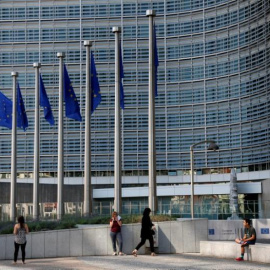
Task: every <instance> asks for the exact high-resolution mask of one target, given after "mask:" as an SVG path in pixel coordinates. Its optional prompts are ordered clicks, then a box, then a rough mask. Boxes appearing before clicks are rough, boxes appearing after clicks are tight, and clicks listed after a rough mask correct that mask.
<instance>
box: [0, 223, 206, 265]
mask: <svg viewBox="0 0 270 270" xmlns="http://www.w3.org/2000/svg"><path fill="white" fill-rule="evenodd" d="M155 224H157V225H158V232H157V233H158V237H157V238H158V251H159V253H186V252H200V241H206V240H207V219H193V220H191V219H186V220H185V219H183V220H178V221H172V222H159V223H155ZM140 231H141V224H129V225H123V227H122V237H123V252H124V253H127V254H131V252H132V250H133V249H134V248H135V246H136V245H137V244H138V243H139V241H140ZM109 232H110V229H109V226H107V225H104V226H96V227H90V228H78V229H70V230H58V231H45V232H34V233H29V234H28V235H27V245H26V257H27V258H28V259H30V258H48V257H68V256H87V255H111V254H112V253H113V250H112V244H111V239H110V234H109ZM0 247H1V248H0V259H1V260H8V259H10V260H11V259H13V253H14V236H13V235H1V236H0ZM19 253H20V254H21V252H19ZM139 253H140V254H145V248H141V249H140V250H139Z"/></svg>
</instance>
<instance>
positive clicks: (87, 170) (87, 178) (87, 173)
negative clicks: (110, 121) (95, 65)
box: [83, 40, 92, 216]
mask: <svg viewBox="0 0 270 270" xmlns="http://www.w3.org/2000/svg"><path fill="white" fill-rule="evenodd" d="M84 46H85V49H86V67H85V68H86V71H85V74H86V89H85V148H84V203H83V213H84V216H89V215H90V214H92V186H91V99H92V98H91V95H92V88H91V65H90V53H91V46H92V42H91V41H89V40H86V41H84Z"/></svg>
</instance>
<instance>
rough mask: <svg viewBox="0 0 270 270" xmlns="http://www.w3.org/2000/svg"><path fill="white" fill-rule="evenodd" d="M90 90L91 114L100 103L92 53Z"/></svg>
mask: <svg viewBox="0 0 270 270" xmlns="http://www.w3.org/2000/svg"><path fill="white" fill-rule="evenodd" d="M91 89H92V94H91V113H93V112H94V110H95V109H96V108H97V106H98V105H99V103H100V102H101V94H100V88H99V82H98V77H97V70H96V64H95V59H94V55H93V53H92V52H91Z"/></svg>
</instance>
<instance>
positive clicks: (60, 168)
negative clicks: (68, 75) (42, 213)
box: [57, 52, 65, 220]
mask: <svg viewBox="0 0 270 270" xmlns="http://www.w3.org/2000/svg"><path fill="white" fill-rule="evenodd" d="M57 57H58V58H59V110H58V170H57V173H58V186H57V219H58V220H61V218H62V216H63V214H64V204H63V184H64V168H63V167H64V161H63V156H64V149H63V135H64V129H63V64H64V58H65V53H63V52H59V53H57Z"/></svg>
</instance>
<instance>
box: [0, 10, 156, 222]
mask: <svg viewBox="0 0 270 270" xmlns="http://www.w3.org/2000/svg"><path fill="white" fill-rule="evenodd" d="M146 15H147V16H148V17H149V106H148V107H149V121H148V163H149V194H148V198H149V199H148V201H149V207H150V208H151V209H152V212H153V213H156V211H157V197H156V196H157V191H156V147H155V96H157V82H156V80H157V66H158V58H157V47H156V33H155V26H154V23H153V21H154V19H153V17H154V16H155V11H153V10H147V12H146ZM112 31H113V33H114V34H115V142H114V210H115V211H117V212H120V213H121V211H122V191H121V186H122V179H121V174H122V168H121V167H122V166H121V112H120V108H122V109H124V91H123V84H122V80H123V78H124V71H123V63H122V54H121V45H120V43H121V42H120V33H121V27H113V28H112ZM84 46H85V49H86V85H85V150H84V154H85V157H84V203H83V207H84V208H83V214H84V216H89V215H90V214H91V213H93V209H92V208H93V207H92V186H91V113H93V112H94V110H95V109H96V107H97V106H98V104H99V103H100V102H101V95H100V89H99V82H98V79H97V72H96V67H95V62H94V57H93V54H92V52H91V46H92V43H91V42H90V41H84ZM57 57H58V58H59V109H58V169H57V172H58V173H57V177H58V183H57V219H58V220H60V219H61V218H62V216H63V214H64V204H63V186H64V161H63V157H64V147H63V137H64V128H63V101H64V100H65V105H66V116H67V117H69V118H72V119H75V120H78V121H81V120H82V118H81V115H80V109H79V104H78V102H77V99H76V95H75V93H74V90H73V87H72V85H71V82H70V79H69V76H68V73H67V69H66V66H65V64H64V58H65V53H63V52H59V53H57ZM33 67H34V68H35V133H34V174H33V218H34V219H35V220H38V219H39V171H40V106H43V107H44V116H45V119H46V120H47V121H48V122H49V123H50V124H54V119H53V115H52V110H51V108H50V104H49V100H48V97H47V94H46V91H45V87H44V84H43V80H42V76H41V74H40V67H41V64H40V63H34V64H33ZM11 75H12V78H13V104H16V106H12V116H13V117H12V150H11V191H10V206H11V208H10V220H12V221H14V220H15V218H16V216H15V215H16V182H17V161H16V160H17V126H18V127H21V128H24V130H25V129H26V128H27V126H28V120H27V116H26V113H25V109H24V103H23V100H22V96H21V92H20V87H19V84H18V82H17V77H18V73H17V72H12V73H11ZM0 94H1V99H2V100H4V101H3V102H4V104H6V103H8V104H9V106H11V105H10V103H9V102H10V101H9V100H8V99H7V98H6V97H5V96H4V95H3V94H2V93H0ZM2 96H3V97H2ZM9 108H10V107H9ZM5 113H7V112H6V111H5ZM6 119H8V118H7V117H6ZM9 121H10V119H9ZM0 124H1V125H4V126H6V127H9V128H10V127H11V126H10V124H11V123H10V122H9V123H5V122H4V124H3V123H0Z"/></svg>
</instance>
